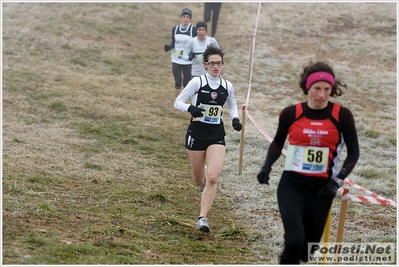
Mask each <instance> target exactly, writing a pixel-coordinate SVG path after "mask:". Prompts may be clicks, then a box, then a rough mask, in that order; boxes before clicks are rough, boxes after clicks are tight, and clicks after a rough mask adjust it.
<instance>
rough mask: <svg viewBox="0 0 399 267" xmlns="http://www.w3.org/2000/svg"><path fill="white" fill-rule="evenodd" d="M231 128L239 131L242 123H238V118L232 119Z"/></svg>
mask: <svg viewBox="0 0 399 267" xmlns="http://www.w3.org/2000/svg"><path fill="white" fill-rule="evenodd" d="M233 128H234V130H236V131H238V132H239V131H241V129H242V124H241V123H240V120H239V119H238V118H234V119H233Z"/></svg>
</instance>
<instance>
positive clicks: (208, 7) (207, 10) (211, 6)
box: [204, 3, 222, 37]
mask: <svg viewBox="0 0 399 267" xmlns="http://www.w3.org/2000/svg"><path fill="white" fill-rule="evenodd" d="M221 7H222V3H205V7H204V20H205V21H206V22H209V21H211V12H212V10H213V16H212V35H211V36H212V37H215V34H216V28H217V26H218V20H219V13H220V8H221Z"/></svg>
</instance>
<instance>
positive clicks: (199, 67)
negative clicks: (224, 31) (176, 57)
mask: <svg viewBox="0 0 399 267" xmlns="http://www.w3.org/2000/svg"><path fill="white" fill-rule="evenodd" d="M195 28H196V29H197V37H194V38H193V39H191V40H190V41H189V42H188V43H187V46H186V48H185V49H184V53H183V59H184V60H188V61H191V62H192V69H191V78H192V77H197V76H200V75H203V74H206V73H207V71H206V68H204V60H203V57H202V53H204V51H205V49H206V48H207V47H208V46H209V45H212V46H214V47H219V44H218V42H217V41H216V39H215V38H213V37H209V36H207V35H206V34H207V32H208V25H207V24H206V22H205V21H199V22H197V24H196V26H195Z"/></svg>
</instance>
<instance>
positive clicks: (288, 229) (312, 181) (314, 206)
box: [277, 171, 333, 264]
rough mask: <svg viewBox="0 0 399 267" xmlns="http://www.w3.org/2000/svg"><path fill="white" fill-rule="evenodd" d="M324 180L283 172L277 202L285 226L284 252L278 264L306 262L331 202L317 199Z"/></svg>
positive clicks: (324, 221) (318, 240) (322, 227)
mask: <svg viewBox="0 0 399 267" xmlns="http://www.w3.org/2000/svg"><path fill="white" fill-rule="evenodd" d="M326 182H327V180H325V179H320V178H310V177H304V176H300V175H298V174H295V173H293V172H287V171H285V172H283V174H282V176H281V180H280V182H279V185H278V188H277V199H278V205H279V209H280V214H281V219H282V221H283V225H284V231H285V233H284V239H285V242H284V245H285V247H284V251H283V253H282V254H281V259H280V264H299V261H300V260H302V261H304V262H307V261H308V243H309V242H316V243H319V242H320V239H321V236H322V235H323V231H324V226H325V224H326V221H327V216H328V212H329V210H330V207H331V204H332V201H333V198H332V199H327V198H321V197H318V196H317V193H318V191H319V190H320V188H321V187H323V186H324V185H325V184H326Z"/></svg>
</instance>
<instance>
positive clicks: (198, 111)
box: [188, 105, 205, 118]
mask: <svg viewBox="0 0 399 267" xmlns="http://www.w3.org/2000/svg"><path fill="white" fill-rule="evenodd" d="M202 111H205V109H203V108H197V107H194V106H193V105H191V106H189V107H188V112H190V113H191V116H193V117H194V118H197V117H202V116H204V115H203V114H202Z"/></svg>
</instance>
